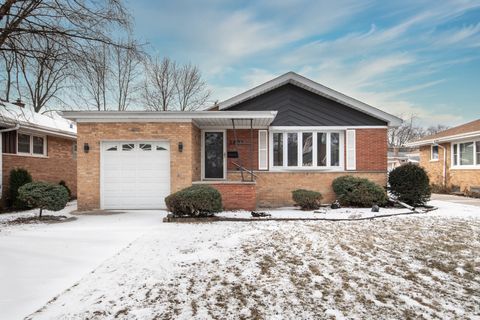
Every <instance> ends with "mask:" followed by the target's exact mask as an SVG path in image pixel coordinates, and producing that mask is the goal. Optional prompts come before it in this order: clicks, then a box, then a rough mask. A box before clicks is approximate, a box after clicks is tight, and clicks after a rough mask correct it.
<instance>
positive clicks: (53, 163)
mask: <svg viewBox="0 0 480 320" xmlns="http://www.w3.org/2000/svg"><path fill="white" fill-rule="evenodd" d="M74 143H75V142H74V141H73V140H69V139H64V138H58V137H52V136H48V137H47V155H48V156H47V157H34V156H21V155H16V154H5V153H4V154H3V168H2V169H3V170H2V173H3V186H4V190H3V197H2V199H5V196H6V195H8V186H9V178H10V171H11V170H12V169H15V168H24V169H26V170H28V172H30V174H31V175H32V178H33V180H35V181H48V182H52V183H58V182H60V180H64V181H65V183H66V184H67V186H68V187H69V188H70V190H71V191H72V195H73V196H76V194H77V169H76V168H77V160H76V159H74V158H73V154H72V148H73V144H74Z"/></svg>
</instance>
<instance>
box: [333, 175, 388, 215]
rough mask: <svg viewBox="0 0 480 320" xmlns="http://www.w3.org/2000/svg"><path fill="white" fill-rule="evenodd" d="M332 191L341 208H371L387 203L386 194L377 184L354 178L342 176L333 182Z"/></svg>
mask: <svg viewBox="0 0 480 320" xmlns="http://www.w3.org/2000/svg"><path fill="white" fill-rule="evenodd" d="M332 187H333V191H334V192H335V194H336V196H337V199H338V201H339V202H340V204H341V205H343V206H353V207H371V206H372V205H374V204H377V205H379V206H382V205H385V204H386V203H387V194H386V193H385V190H384V189H383V188H382V187H381V186H379V185H378V184H376V183H374V182H372V181H370V180H368V179H365V178H358V177H354V176H342V177H338V178H336V179H335V180H333V183H332Z"/></svg>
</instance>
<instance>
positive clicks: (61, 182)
mask: <svg viewBox="0 0 480 320" xmlns="http://www.w3.org/2000/svg"><path fill="white" fill-rule="evenodd" d="M58 184H59V185H61V186H62V187H64V188H65V189H67V192H68V200H70V199H72V191H71V190H70V188H69V187H68V186H67V183H66V182H65V181H63V180H60V182H59V183H58Z"/></svg>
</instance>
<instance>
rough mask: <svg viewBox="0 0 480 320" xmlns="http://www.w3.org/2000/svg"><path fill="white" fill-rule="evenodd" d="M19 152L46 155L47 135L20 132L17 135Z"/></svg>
mask: <svg viewBox="0 0 480 320" xmlns="http://www.w3.org/2000/svg"><path fill="white" fill-rule="evenodd" d="M17 152H18V153H19V154H28V155H36V156H44V155H46V137H45V136H37V135H31V134H25V133H19V134H18V135H17Z"/></svg>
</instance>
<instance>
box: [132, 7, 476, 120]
mask: <svg viewBox="0 0 480 320" xmlns="http://www.w3.org/2000/svg"><path fill="white" fill-rule="evenodd" d="M128 6H129V8H131V12H132V14H133V16H134V19H135V34H136V36H137V37H138V38H139V39H140V40H141V41H144V42H147V43H148V44H149V45H148V48H149V50H150V51H154V52H156V54H158V55H160V56H169V57H171V58H173V59H174V60H177V61H179V62H192V63H194V64H196V65H198V66H199V67H200V68H201V70H202V73H203V75H204V77H205V78H206V80H207V82H208V84H209V85H210V87H211V88H212V90H213V97H214V99H218V100H223V99H226V98H229V97H231V96H233V95H235V94H238V93H241V92H242V91H244V90H246V89H249V88H251V87H253V86H255V85H258V84H261V83H263V82H265V81H267V80H270V79H272V78H274V77H276V76H278V75H281V74H283V73H285V72H287V71H295V72H297V73H300V74H302V75H304V76H306V77H308V78H311V79H313V80H315V81H317V82H319V83H321V84H323V85H326V86H328V87H331V88H333V89H335V90H338V91H340V92H343V93H345V94H347V95H351V96H352V97H354V98H357V99H359V100H362V101H363V102H366V103H369V104H371V105H373V106H375V107H378V108H380V109H383V110H385V111H387V112H390V113H393V114H396V115H409V114H415V115H416V116H418V118H419V119H420V121H421V122H422V123H423V124H426V125H428V124H437V123H442V124H448V125H454V124H458V123H461V122H466V121H468V120H473V119H478V118H480V1H478V0H477V1H444V0H441V1H438V0H436V1H421V0H414V1H398V3H397V4H395V3H394V2H393V1H378V2H376V1H363V0H362V1H350V0H336V1H299V0H295V1H293V0H270V1H231V2H228V1H222V0H211V1H179V0H175V1H154V0H135V1H133V0H130V1H129V2H128Z"/></svg>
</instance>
